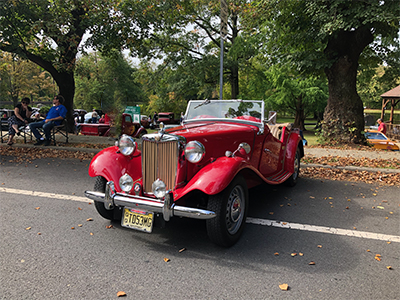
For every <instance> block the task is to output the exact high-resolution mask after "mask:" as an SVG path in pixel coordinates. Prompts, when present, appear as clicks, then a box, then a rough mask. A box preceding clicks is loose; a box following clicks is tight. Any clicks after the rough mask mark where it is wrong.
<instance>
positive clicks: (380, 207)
mask: <svg viewBox="0 0 400 300" xmlns="http://www.w3.org/2000/svg"><path fill="white" fill-rule="evenodd" d="M376 208H379V209H385V208H384V207H383V206H377V207H376Z"/></svg>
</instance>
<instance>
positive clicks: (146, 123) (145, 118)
mask: <svg viewBox="0 0 400 300" xmlns="http://www.w3.org/2000/svg"><path fill="white" fill-rule="evenodd" d="M150 121H151V120H150V118H149V117H148V116H146V115H140V124H141V125H142V126H143V127H144V128H149V127H150Z"/></svg>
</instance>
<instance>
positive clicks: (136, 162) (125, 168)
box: [89, 146, 142, 191]
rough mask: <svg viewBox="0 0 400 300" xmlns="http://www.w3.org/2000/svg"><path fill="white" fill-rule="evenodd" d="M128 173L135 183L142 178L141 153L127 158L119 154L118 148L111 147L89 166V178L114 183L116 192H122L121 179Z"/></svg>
mask: <svg viewBox="0 0 400 300" xmlns="http://www.w3.org/2000/svg"><path fill="white" fill-rule="evenodd" d="M125 173H128V174H129V175H130V176H131V177H132V179H133V181H134V182H135V181H137V180H140V179H141V178H142V160H141V156H140V151H139V150H136V151H135V152H134V154H133V155H130V156H125V155H123V154H121V153H119V148H118V147H117V146H113V147H109V148H106V149H104V150H102V151H101V152H99V153H97V154H96V156H95V157H94V158H93V159H92V161H91V162H90V165H89V176H91V177H96V176H102V177H104V178H105V179H106V180H107V181H111V180H112V181H113V182H114V186H115V189H116V191H121V189H120V187H119V178H120V177H121V176H122V175H124V174H125Z"/></svg>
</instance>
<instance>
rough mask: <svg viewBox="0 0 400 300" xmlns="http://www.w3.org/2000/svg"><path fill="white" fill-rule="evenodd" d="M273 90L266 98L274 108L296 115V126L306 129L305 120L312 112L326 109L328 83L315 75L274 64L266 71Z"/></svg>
mask: <svg viewBox="0 0 400 300" xmlns="http://www.w3.org/2000/svg"><path fill="white" fill-rule="evenodd" d="M265 75H266V77H267V78H268V81H269V82H271V85H272V90H270V92H269V95H268V97H267V99H266V101H267V102H269V103H270V106H272V107H273V108H274V110H282V111H285V112H288V113H290V114H292V115H295V116H296V118H295V126H299V127H300V128H301V129H303V130H304V120H305V118H306V117H307V116H308V115H310V114H315V113H320V112H322V111H323V110H324V109H325V106H326V101H327V99H328V87H327V83H326V81H325V80H323V79H319V78H316V77H313V76H302V75H300V74H298V73H296V72H293V71H291V70H290V69H289V68H288V67H287V66H281V67H280V66H278V65H276V66H273V67H271V68H270V69H269V70H268V71H266V72H265Z"/></svg>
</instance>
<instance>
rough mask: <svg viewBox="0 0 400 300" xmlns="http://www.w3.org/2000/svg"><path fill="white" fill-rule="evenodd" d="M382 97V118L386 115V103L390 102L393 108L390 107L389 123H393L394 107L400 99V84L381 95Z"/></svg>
mask: <svg viewBox="0 0 400 300" xmlns="http://www.w3.org/2000/svg"><path fill="white" fill-rule="evenodd" d="M381 97H382V112H381V119H382V120H384V119H383V117H384V115H385V108H386V105H387V104H388V103H389V102H390V104H391V109H390V119H389V122H388V123H389V124H391V125H393V115H394V108H395V106H396V105H397V104H398V103H399V101H400V85H398V86H396V87H395V88H394V89H391V90H390V91H387V92H386V93H383V94H382V95H381Z"/></svg>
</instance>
